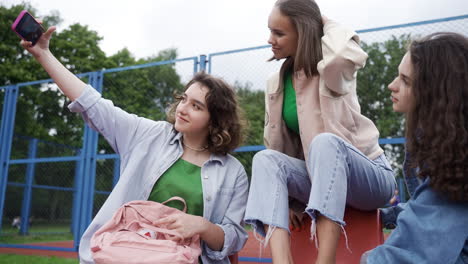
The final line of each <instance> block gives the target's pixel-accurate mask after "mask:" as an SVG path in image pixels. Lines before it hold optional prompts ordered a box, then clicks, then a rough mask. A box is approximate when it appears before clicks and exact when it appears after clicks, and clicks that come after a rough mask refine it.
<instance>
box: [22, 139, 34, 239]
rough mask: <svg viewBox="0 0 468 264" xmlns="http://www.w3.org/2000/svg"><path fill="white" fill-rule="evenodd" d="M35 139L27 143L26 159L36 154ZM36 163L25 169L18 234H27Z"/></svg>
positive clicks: (32, 157) (29, 164)
mask: <svg viewBox="0 0 468 264" xmlns="http://www.w3.org/2000/svg"><path fill="white" fill-rule="evenodd" d="M37 143H38V140H37V138H32V139H31V140H30V141H29V149H28V159H34V158H35V157H36V154H37ZM35 168H36V163H28V166H27V168H26V182H25V184H26V185H25V186H24V191H23V204H22V206H21V228H20V234H21V235H27V234H29V216H30V214H31V200H32V185H33V182H34V170H35Z"/></svg>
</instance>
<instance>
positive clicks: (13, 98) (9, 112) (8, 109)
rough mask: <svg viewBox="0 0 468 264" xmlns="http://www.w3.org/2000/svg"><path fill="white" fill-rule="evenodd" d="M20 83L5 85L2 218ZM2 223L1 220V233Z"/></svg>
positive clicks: (0, 158) (0, 130)
mask: <svg viewBox="0 0 468 264" xmlns="http://www.w3.org/2000/svg"><path fill="white" fill-rule="evenodd" d="M18 89H19V88H18V85H11V86H7V87H5V98H4V103H3V110H2V123H1V125H0V139H1V144H0V219H3V209H4V208H5V197H6V190H7V184H8V168H9V162H10V153H11V145H12V141H13V131H14V127H15V115H16V102H17V98H18ZM1 231H2V223H1V222H0V234H1Z"/></svg>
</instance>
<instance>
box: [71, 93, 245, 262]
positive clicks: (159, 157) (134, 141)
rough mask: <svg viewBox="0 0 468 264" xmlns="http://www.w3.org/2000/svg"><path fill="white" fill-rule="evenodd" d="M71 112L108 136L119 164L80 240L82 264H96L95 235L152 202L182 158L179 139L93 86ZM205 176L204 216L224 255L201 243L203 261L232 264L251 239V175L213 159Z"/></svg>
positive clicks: (230, 161)
mask: <svg viewBox="0 0 468 264" xmlns="http://www.w3.org/2000/svg"><path fill="white" fill-rule="evenodd" d="M69 109H70V110H71V111H72V112H81V113H82V115H83V119H84V120H85V122H86V123H87V124H88V125H89V126H90V127H91V128H92V129H94V130H96V131H98V132H99V133H101V134H102V135H103V136H104V137H105V139H106V140H107V141H108V142H109V144H110V145H111V146H112V148H113V149H114V151H115V152H116V153H118V154H119V155H120V160H121V164H120V179H119V182H118V183H117V185H116V186H115V187H114V189H113V190H112V193H111V194H110V195H109V197H108V198H107V200H106V202H105V203H104V205H103V206H102V207H101V209H100V210H99V212H98V213H97V215H96V217H95V218H94V219H93V221H92V222H91V224H90V226H89V227H88V228H87V229H86V231H85V233H84V234H83V237H82V238H81V241H80V249H79V256H80V263H94V262H93V258H92V255H91V250H90V239H91V237H92V235H93V234H94V233H95V232H96V231H97V230H98V229H99V228H100V227H101V226H102V225H104V224H105V223H106V222H107V221H108V220H109V219H110V218H111V217H112V215H113V214H114V213H115V212H116V211H117V210H118V208H119V207H120V206H122V205H123V204H125V203H127V202H130V201H133V200H147V199H148V197H149V194H150V192H151V190H152V188H153V185H154V184H155V183H156V181H157V180H158V179H159V177H160V176H161V175H162V174H163V173H164V172H165V171H166V170H167V169H168V168H169V167H170V166H171V165H172V164H174V163H175V162H176V161H177V160H178V159H179V158H180V157H181V156H182V153H183V147H182V144H181V141H180V138H181V134H180V133H178V132H177V131H175V130H174V127H173V125H172V124H170V123H168V122H165V121H153V120H149V119H146V118H141V117H138V116H136V115H133V114H129V113H127V112H125V111H123V110H122V109H120V108H118V107H115V106H114V104H113V103H112V101H110V100H106V99H103V98H102V97H101V95H100V94H99V93H98V92H97V91H96V90H94V89H93V88H92V87H91V86H87V88H86V89H85V90H84V92H83V94H82V95H81V96H80V97H79V98H78V99H77V100H76V101H74V102H73V103H71V104H70V105H69ZM201 175H202V188H203V199H204V203H203V206H204V208H203V217H205V218H206V219H208V220H210V221H211V222H212V223H214V224H217V225H219V226H220V227H221V228H222V229H223V231H224V246H223V248H222V250H221V251H214V250H212V249H210V248H209V247H208V246H207V245H206V244H205V243H202V261H203V263H205V264H206V263H216V264H217V263H229V259H228V256H229V255H232V254H234V253H235V252H237V251H239V250H241V249H242V247H243V246H244V244H245V242H246V241H247V237H248V235H247V232H246V231H245V229H244V228H243V227H242V226H241V222H242V219H243V217H244V213H245V205H246V203H247V192H248V179H247V175H246V173H245V170H244V167H243V166H242V164H241V163H240V162H239V161H238V160H236V159H235V158H234V157H232V156H231V155H226V156H222V155H214V154H212V155H211V157H210V159H209V160H208V161H206V162H205V163H204V164H203V166H202V169H201Z"/></svg>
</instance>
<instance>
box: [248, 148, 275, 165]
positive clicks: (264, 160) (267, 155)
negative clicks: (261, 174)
mask: <svg viewBox="0 0 468 264" xmlns="http://www.w3.org/2000/svg"><path fill="white" fill-rule="evenodd" d="M277 155H278V152H277V151H275V150H271V149H265V150H262V151H259V152H257V153H256V154H255V155H254V157H253V159H252V166H256V167H267V166H271V165H274V164H277V162H275V156H277Z"/></svg>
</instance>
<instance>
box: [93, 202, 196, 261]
mask: <svg viewBox="0 0 468 264" xmlns="http://www.w3.org/2000/svg"><path fill="white" fill-rule="evenodd" d="M172 200H178V201H181V202H183V203H184V206H185V208H184V212H185V211H186V210H187V205H186V204H185V201H184V199H182V198H180V197H173V198H171V199H169V200H167V201H165V202H164V203H157V202H152V201H132V202H129V203H126V204H124V205H123V206H122V207H120V208H119V210H118V211H117V212H116V213H115V214H114V216H113V217H112V218H111V219H110V220H109V221H108V222H107V223H106V224H105V225H103V226H102V227H101V228H99V230H97V231H96V233H94V235H93V237H92V238H91V251H92V253H93V259H94V261H95V262H96V263H97V264H99V263H122V264H123V263H125V264H130V263H139V264H140V263H141V264H145V263H151V264H153V263H171V264H186V263H187V264H196V263H198V257H199V256H200V254H201V249H200V238H199V236H198V235H197V236H195V237H192V238H191V239H186V240H185V241H183V242H180V243H178V242H174V241H172V240H169V239H168V238H169V237H171V236H179V234H178V233H176V232H175V231H171V230H169V229H166V228H165V227H164V226H155V225H153V223H154V222H155V221H156V220H158V219H160V218H162V217H165V216H168V215H171V214H179V213H181V211H180V210H177V209H175V208H172V207H168V206H165V205H164V204H165V203H167V202H169V201H172Z"/></svg>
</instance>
